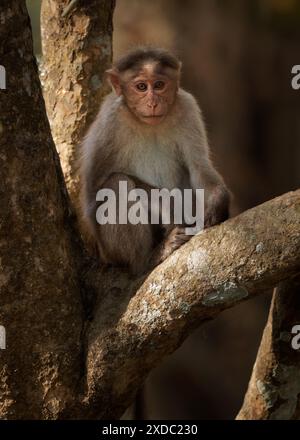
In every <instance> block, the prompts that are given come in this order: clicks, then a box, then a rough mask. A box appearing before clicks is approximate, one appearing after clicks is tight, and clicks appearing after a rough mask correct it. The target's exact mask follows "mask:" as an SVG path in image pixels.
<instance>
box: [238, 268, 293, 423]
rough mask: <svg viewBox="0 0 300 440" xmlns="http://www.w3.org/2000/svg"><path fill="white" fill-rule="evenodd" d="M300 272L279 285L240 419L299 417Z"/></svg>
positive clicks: (290, 418) (239, 415)
mask: <svg viewBox="0 0 300 440" xmlns="http://www.w3.org/2000/svg"><path fill="white" fill-rule="evenodd" d="M299 292H300V276H299V275H298V276H297V277H296V278H294V279H291V280H288V281H285V282H284V283H281V284H280V285H279V286H278V288H276V290H275V292H274V295H273V300H272V305H271V309H270V313H269V318H268V322H267V324H266V327H265V330H264V334H263V338H262V341H261V344H260V348H259V351H258V354H257V359H256V362H255V365H254V369H253V373H252V377H251V380H250V382H249V387H248V390H247V393H246V396H245V399H244V403H243V406H242V408H241V410H240V412H239V414H238V416H237V419H238V420H299V418H300V401H299V398H298V396H299V394H300V356H299V350H297V351H296V350H295V349H293V348H292V346H291V339H292V337H293V334H292V328H293V327H294V325H296V324H298V325H299V323H300V295H299Z"/></svg>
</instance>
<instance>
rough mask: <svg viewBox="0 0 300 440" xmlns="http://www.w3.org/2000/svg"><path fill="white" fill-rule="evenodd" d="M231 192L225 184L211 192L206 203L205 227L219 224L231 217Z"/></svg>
mask: <svg viewBox="0 0 300 440" xmlns="http://www.w3.org/2000/svg"><path fill="white" fill-rule="evenodd" d="M229 198H230V196H229V192H228V191H227V189H226V188H225V187H224V186H221V185H218V186H217V187H215V188H214V190H213V191H212V192H211V193H210V195H209V198H208V202H207V203H206V209H205V211H206V212H205V217H204V228H205V229H206V228H209V227H210V226H214V225H218V224H219V223H222V222H224V221H225V220H227V219H228V217H229Z"/></svg>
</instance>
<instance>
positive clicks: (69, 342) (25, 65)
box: [0, 0, 83, 419]
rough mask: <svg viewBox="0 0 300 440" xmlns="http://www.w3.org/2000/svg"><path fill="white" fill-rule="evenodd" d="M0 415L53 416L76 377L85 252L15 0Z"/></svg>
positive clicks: (5, 48) (2, 247)
mask: <svg viewBox="0 0 300 440" xmlns="http://www.w3.org/2000/svg"><path fill="white" fill-rule="evenodd" d="M0 41H1V45H0V59H1V63H2V64H3V65H4V66H5V68H6V73H7V90H6V91H1V92H0V108H1V122H0V161H1V165H0V175H1V187H0V205H1V207H2V209H1V219H0V256H1V258H0V266H1V272H0V292H1V294H0V302H1V307H0V323H1V325H3V326H5V328H6V334H7V348H6V350H3V351H1V356H0V416H1V418H11V419H13V418H57V417H58V414H61V413H62V412H63V410H64V408H65V407H67V406H68V405H69V402H70V401H71V400H73V399H74V398H75V396H74V390H75V387H76V384H77V383H78V381H79V378H80V376H81V374H82V368H81V366H82V346H81V343H80V335H81V331H82V323H83V319H82V318H83V311H82V302H81V297H80V280H79V267H80V264H81V263H80V258H81V257H80V258H79V256H81V254H82V251H81V250H80V247H81V244H80V242H79V241H78V238H77V237H78V234H77V233H76V232H74V231H75V225H74V219H73V218H72V212H71V210H70V208H69V201H68V197H67V192H66V188H65V184H64V180H63V176H62V172H61V168H60V164H59V159H58V156H57V153H56V150H55V146H54V143H53V141H52V138H51V133H50V128H49V124H48V120H47V117H46V111H45V105H44V101H43V97H42V93H41V88H40V83H39V78H38V72H37V66H36V62H35V59H34V56H33V50H32V38H31V30H30V23H29V18H28V15H27V10H26V6H25V1H22V0H10V1H8V0H6V1H4V2H2V4H1V26H0Z"/></svg>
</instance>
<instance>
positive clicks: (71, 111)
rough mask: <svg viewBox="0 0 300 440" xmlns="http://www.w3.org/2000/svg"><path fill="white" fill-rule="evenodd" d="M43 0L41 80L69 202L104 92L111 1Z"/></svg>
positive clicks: (74, 193)
mask: <svg viewBox="0 0 300 440" xmlns="http://www.w3.org/2000/svg"><path fill="white" fill-rule="evenodd" d="M71 4H72V2H70V1H69V0H44V1H43V3H42V13H41V28H42V48H43V67H42V72H43V74H42V78H43V88H44V96H45V101H46V107H47V113H48V117H49V121H50V125H51V129H52V135H53V138H54V142H55V144H56V148H57V150H58V152H59V155H60V159H61V163H62V168H63V172H64V176H65V180H66V184H67V188H68V190H69V193H70V196H71V200H72V201H73V202H74V203H75V206H76V201H77V198H78V185H79V181H78V180H79V179H78V175H77V172H76V171H77V167H76V162H77V157H78V147H79V144H80V141H81V139H82V137H83V135H84V133H85V131H86V130H87V128H88V126H89V124H90V123H91V122H92V121H93V119H94V117H95V114H96V112H97V111H98V109H99V105H100V102H101V99H102V98H103V96H104V95H105V94H106V93H107V92H108V86H107V85H106V84H105V80H104V72H105V70H106V69H108V67H109V66H110V64H111V60H112V14H113V10H114V6H115V0H90V1H88V2H82V1H78V2H76V4H75V6H74V9H72V8H71V9H70V8H68V6H69V5H71Z"/></svg>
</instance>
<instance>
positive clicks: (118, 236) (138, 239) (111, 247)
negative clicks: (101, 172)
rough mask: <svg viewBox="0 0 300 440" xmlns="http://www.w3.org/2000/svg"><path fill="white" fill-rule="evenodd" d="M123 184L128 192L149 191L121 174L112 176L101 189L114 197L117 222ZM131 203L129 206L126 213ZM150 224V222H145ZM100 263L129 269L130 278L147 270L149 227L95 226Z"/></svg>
mask: <svg viewBox="0 0 300 440" xmlns="http://www.w3.org/2000/svg"><path fill="white" fill-rule="evenodd" d="M120 182H126V183H127V190H128V192H129V191H131V190H132V189H135V188H141V189H145V190H146V191H148V190H150V187H149V186H148V185H146V184H144V183H142V182H139V181H138V180H137V179H136V178H134V177H131V176H128V175H126V174H123V173H113V174H111V175H110V177H109V178H108V179H107V180H106V181H105V183H104V184H103V185H102V188H105V189H112V190H113V191H114V193H115V195H116V213H117V221H118V218H119V183H120ZM132 204H133V203H132V202H131V204H130V203H128V209H129V208H130V206H131V205H132ZM148 220H149V218H148ZM95 230H96V236H97V244H98V248H99V254H100V259H101V261H102V262H104V263H108V264H114V265H121V266H126V267H129V269H130V271H131V272H132V273H133V274H137V273H142V272H144V271H145V270H146V269H147V264H148V261H149V255H150V254H151V252H152V249H153V247H154V245H155V239H154V236H153V231H152V227H151V224H150V223H149V221H148V224H140V223H139V224H136V225H135V224H130V223H129V222H128V223H127V224H118V223H117V224H104V225H103V224H101V225H100V224H96V226H95Z"/></svg>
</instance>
